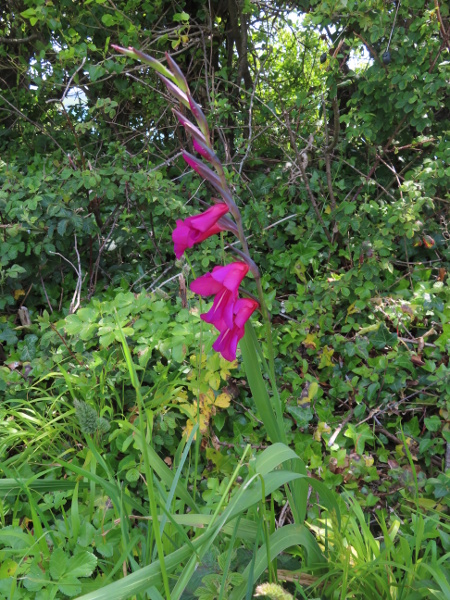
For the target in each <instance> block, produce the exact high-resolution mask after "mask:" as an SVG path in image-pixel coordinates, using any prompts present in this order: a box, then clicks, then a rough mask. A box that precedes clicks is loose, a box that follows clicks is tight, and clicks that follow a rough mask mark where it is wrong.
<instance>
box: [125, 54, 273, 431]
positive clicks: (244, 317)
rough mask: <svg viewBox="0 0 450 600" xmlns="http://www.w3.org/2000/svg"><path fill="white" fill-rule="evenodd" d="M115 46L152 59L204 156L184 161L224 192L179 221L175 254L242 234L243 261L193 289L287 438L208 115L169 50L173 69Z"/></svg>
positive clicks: (249, 268) (260, 300) (265, 412)
mask: <svg viewBox="0 0 450 600" xmlns="http://www.w3.org/2000/svg"><path fill="white" fill-rule="evenodd" d="M113 48H114V49H115V50H116V51H118V52H120V53H121V54H124V55H126V56H128V57H130V58H135V59H137V60H140V61H142V62H144V63H146V64H147V65H149V66H150V67H152V68H153V69H154V70H155V72H156V74H157V75H158V76H159V78H160V79H161V81H162V82H163V83H164V85H165V87H166V88H167V90H168V92H169V93H170V95H171V96H172V97H173V98H174V101H175V102H177V103H178V104H179V108H180V110H177V109H175V108H174V109H173V112H174V114H175V116H176V118H177V119H178V121H179V123H180V124H181V125H182V126H183V127H184V128H185V130H186V132H187V134H188V135H189V136H190V137H191V139H192V143H193V147H194V150H195V152H196V153H198V155H199V157H200V158H198V157H197V156H194V155H193V154H191V153H189V152H186V151H184V152H183V153H182V154H183V158H184V160H185V161H186V163H187V164H188V165H189V166H190V167H191V168H192V169H193V170H194V171H195V172H196V173H198V174H199V175H200V177H202V178H203V179H204V180H205V181H208V182H209V183H210V184H211V185H212V186H213V187H214V189H215V190H216V191H217V193H218V194H219V195H220V196H221V199H220V200H217V199H214V202H215V203H214V204H213V205H212V206H211V207H210V208H208V209H207V210H206V211H205V212H202V213H200V214H197V215H194V216H192V217H188V218H187V219H184V220H183V221H182V220H178V221H177V222H176V228H175V230H174V231H173V233H172V239H173V242H174V251H175V255H176V257H177V258H180V257H181V256H182V255H183V253H184V252H185V251H186V250H187V249H189V248H192V247H193V246H194V245H196V244H200V243H201V242H202V241H204V240H206V239H207V238H209V237H211V236H213V235H215V234H217V233H219V232H226V231H229V232H231V233H232V234H234V235H235V236H236V237H237V238H238V240H239V242H240V246H241V247H240V249H236V248H233V251H234V252H235V253H236V254H237V255H238V258H239V260H238V261H234V262H230V263H229V264H227V265H225V266H216V267H214V268H213V270H212V271H211V272H210V273H206V274H204V275H202V276H201V277H198V278H197V279H196V280H194V281H193V282H192V283H191V286H190V288H191V290H192V291H193V292H195V293H197V294H199V295H200V296H204V297H209V296H213V297H214V298H213V304H212V307H211V308H210V310H209V311H208V312H207V313H204V314H202V315H201V318H202V319H203V320H204V321H206V322H207V323H210V324H212V325H214V327H215V328H216V329H217V330H218V332H219V336H218V338H217V339H216V341H215V342H214V344H213V349H214V350H215V351H216V352H220V354H221V355H222V356H223V357H224V358H225V359H226V360H228V361H233V360H235V359H236V351H237V346H238V344H239V343H240V346H241V351H242V355H243V359H244V366H245V370H246V373H247V377H248V379H249V384H250V387H251V388H252V392H253V397H254V399H255V402H256V403H257V406H258V408H259V411H260V413H261V416H262V417H263V420H264V423H265V425H266V428H267V431H268V433H269V435H270V437H271V438H272V441H274V442H275V441H280V442H284V441H285V435H284V432H283V428H282V426H281V424H282V409H281V401H280V397H279V394H278V390H277V387H276V384H275V367H274V353H273V346H272V337H271V326H270V319H269V314H268V311H267V307H266V304H265V301H264V294H263V290H262V285H261V277H260V273H259V270H258V267H257V266H256V264H255V263H254V262H253V260H252V258H251V256H250V252H249V248H248V244H247V239H246V236H245V233H244V229H243V226H242V218H241V213H240V211H239V208H238V207H237V205H236V203H235V202H234V200H233V194H232V191H231V189H230V187H229V186H228V184H227V180H226V176H225V171H224V168H223V166H222V164H221V162H220V160H219V158H218V157H217V155H216V153H215V152H214V149H213V146H212V143H211V138H210V134H209V127H208V122H207V120H206V117H205V115H204V113H203V111H202V109H201V108H200V106H199V105H198V104H197V103H196V102H195V100H194V99H193V98H192V96H191V93H190V90H189V86H188V84H187V81H186V79H185V77H184V75H183V73H182V72H181V70H180V69H179V67H178V65H177V64H176V63H175V61H174V60H173V59H172V58H171V56H170V55H169V54H166V61H167V65H168V68H167V67H166V66H164V65H163V64H162V63H160V62H159V61H157V60H156V59H154V58H153V57H151V56H147V55H146V54H144V53H142V52H140V51H138V50H136V49H134V48H121V47H119V46H113ZM187 111H190V113H191V114H192V116H193V120H194V121H195V123H194V122H192V121H191V120H190V119H189V118H188V117H187V116H186V114H185V113H186V112H187ZM249 273H251V274H252V275H253V279H254V281H255V284H256V290H257V299H256V298H255V297H253V296H252V294H250V293H249V292H247V291H245V290H244V289H243V288H242V282H243V279H244V278H245V277H246V276H247V274H249ZM257 309H259V311H260V312H261V315H262V317H263V320H264V322H265V325H266V331H267V334H266V342H267V359H268V360H267V362H266V360H265V359H264V358H263V359H262V365H263V366H264V367H265V368H266V370H267V375H268V377H269V380H270V383H271V388H272V398H270V397H269V394H268V391H267V389H266V387H265V383H264V379H263V377H262V373H261V365H260V362H259V358H258V356H261V357H263V353H262V352H261V350H260V349H259V348H258V342H257V338H256V335H255V333H254V331H253V329H252V326H251V323H250V321H249V319H250V317H251V315H252V314H253V313H254V312H255V311H256V310H257Z"/></svg>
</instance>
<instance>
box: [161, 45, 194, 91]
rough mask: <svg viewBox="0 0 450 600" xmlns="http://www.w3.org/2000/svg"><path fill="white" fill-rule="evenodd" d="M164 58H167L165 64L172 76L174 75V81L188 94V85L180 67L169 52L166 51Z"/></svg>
mask: <svg viewBox="0 0 450 600" xmlns="http://www.w3.org/2000/svg"><path fill="white" fill-rule="evenodd" d="M166 59H167V64H168V65H169V68H170V70H171V71H172V73H173V77H175V81H176V82H177V84H178V85H179V87H180V89H181V90H182V91H183V92H184V93H185V94H187V95H188V96H189V95H190V92H189V87H188V84H187V81H186V78H185V76H184V75H183V73H182V71H181V69H180V67H179V66H178V65H177V63H176V62H175V61H174V60H173V58H172V57H171V56H170V54H169V53H168V52H166ZM171 79H172V78H171Z"/></svg>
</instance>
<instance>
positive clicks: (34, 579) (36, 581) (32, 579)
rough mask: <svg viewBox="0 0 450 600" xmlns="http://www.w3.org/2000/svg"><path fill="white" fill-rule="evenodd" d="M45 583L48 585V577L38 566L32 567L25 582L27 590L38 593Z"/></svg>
mask: <svg viewBox="0 0 450 600" xmlns="http://www.w3.org/2000/svg"><path fill="white" fill-rule="evenodd" d="M45 583H47V577H46V576H45V575H44V573H43V572H42V571H41V569H40V568H39V567H38V565H37V564H33V565H31V567H30V570H29V571H28V573H27V575H26V577H25V579H24V581H23V585H24V587H26V589H27V590H30V592H38V591H39V590H40V589H41V588H42V587H43V586H44V584H45Z"/></svg>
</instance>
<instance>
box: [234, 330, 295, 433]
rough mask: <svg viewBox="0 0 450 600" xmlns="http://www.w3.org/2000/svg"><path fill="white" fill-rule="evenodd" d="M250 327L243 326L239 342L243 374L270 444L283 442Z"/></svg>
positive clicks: (281, 431)
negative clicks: (245, 376)
mask: <svg viewBox="0 0 450 600" xmlns="http://www.w3.org/2000/svg"><path fill="white" fill-rule="evenodd" d="M251 328H252V325H251V323H250V321H247V323H246V325H245V335H244V337H243V338H242V340H241V342H240V347H241V352H242V357H243V359H244V368H245V374H246V375H247V379H248V383H249V386H250V389H251V392H252V397H253V400H254V402H255V404H256V408H257V410H258V414H259V417H260V418H261V419H262V421H263V423H264V426H265V428H266V430H267V433H268V435H269V437H270V439H271V440H272V442H284V441H285V434H284V431H283V430H282V429H281V425H282V424H281V423H278V421H277V418H276V414H275V412H274V410H273V408H272V402H271V399H270V397H269V394H268V392H267V388H266V384H265V383H264V379H263V377H262V375H261V367H260V362H259V360H258V352H257V349H256V346H255V339H254V337H255V336H253V335H252V333H251Z"/></svg>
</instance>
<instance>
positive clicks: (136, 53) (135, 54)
mask: <svg viewBox="0 0 450 600" xmlns="http://www.w3.org/2000/svg"><path fill="white" fill-rule="evenodd" d="M111 48H114V50H116V51H117V52H120V53H121V54H125V56H129V57H130V58H137V59H139V60H140V61H142V62H144V63H146V64H147V65H150V66H151V67H152V69H155V71H157V72H158V73H160V74H161V75H164V77H167V79H171V80H172V81H176V78H175V77H174V76H173V75H172V73H171V72H170V71H169V69H167V68H166V67H165V66H164V65H163V64H161V63H160V62H159V60H156V58H153V57H152V56H149V55H148V54H145V53H144V52H141V51H140V50H136V48H133V46H129V47H128V48H122V46H116V45H115V44H111Z"/></svg>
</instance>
